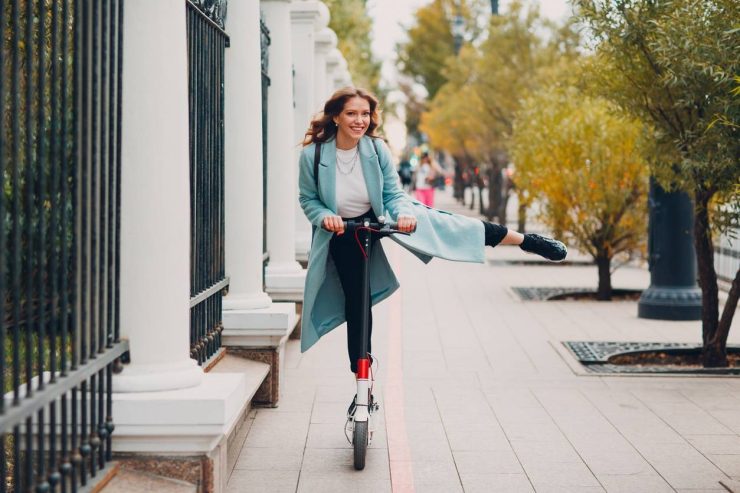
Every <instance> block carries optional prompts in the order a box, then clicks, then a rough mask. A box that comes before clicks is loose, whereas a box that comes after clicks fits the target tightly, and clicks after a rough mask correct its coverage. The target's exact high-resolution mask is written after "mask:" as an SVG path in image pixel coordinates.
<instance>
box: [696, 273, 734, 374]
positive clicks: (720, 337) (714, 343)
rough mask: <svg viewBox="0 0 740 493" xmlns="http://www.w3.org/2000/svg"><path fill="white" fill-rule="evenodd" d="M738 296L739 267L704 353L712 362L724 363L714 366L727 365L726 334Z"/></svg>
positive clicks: (730, 324)
mask: <svg viewBox="0 0 740 493" xmlns="http://www.w3.org/2000/svg"><path fill="white" fill-rule="evenodd" d="M738 296H740V269H738V271H737V272H736V273H735V279H734V280H733V281H732V286H730V292H729V293H728V294H727V301H726V302H725V307H724V308H723V309H722V317H721V318H720V319H719V325H718V326H717V331H716V332H715V333H714V337H712V339H711V340H710V341H709V344H708V345H707V349H706V350H705V353H704V354H705V355H707V354H709V355H711V357H712V358H713V359H712V360H711V361H712V362H714V361H718V362H722V361H724V364H721V365H715V366H728V365H729V362H728V361H727V336H729V335H730V327H732V318H733V317H734V316H735V310H736V309H737V301H738ZM718 356H719V358H718ZM723 358H724V359H723ZM705 366H706V356H705Z"/></svg>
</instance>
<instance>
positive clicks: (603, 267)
mask: <svg viewBox="0 0 740 493" xmlns="http://www.w3.org/2000/svg"><path fill="white" fill-rule="evenodd" d="M596 267H597V268H598V270H599V289H598V291H597V292H596V299H597V300H599V301H611V299H612V270H611V267H612V259H611V258H610V257H609V256H608V255H607V254H606V252H599V253H598V255H597V256H596Z"/></svg>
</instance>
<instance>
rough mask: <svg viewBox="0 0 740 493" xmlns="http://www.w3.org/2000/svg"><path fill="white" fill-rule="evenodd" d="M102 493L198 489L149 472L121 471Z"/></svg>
mask: <svg viewBox="0 0 740 493" xmlns="http://www.w3.org/2000/svg"><path fill="white" fill-rule="evenodd" d="M98 491H100V492H101V493H154V492H155V491H156V492H157V493H197V491H198V490H197V487H196V486H195V485H193V484H190V483H186V482H185V481H178V480H176V479H170V478H164V477H162V476H156V475H154V474H150V473H147V472H141V471H131V470H128V469H120V470H119V471H118V472H117V473H116V475H115V476H114V477H113V479H111V480H110V482H109V483H108V484H106V485H105V486H104V487H103V488H102V489H100V490H98Z"/></svg>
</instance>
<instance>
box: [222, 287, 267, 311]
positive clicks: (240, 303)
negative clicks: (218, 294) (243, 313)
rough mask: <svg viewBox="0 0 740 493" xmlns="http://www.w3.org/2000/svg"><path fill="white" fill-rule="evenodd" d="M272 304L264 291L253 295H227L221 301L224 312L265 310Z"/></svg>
mask: <svg viewBox="0 0 740 493" xmlns="http://www.w3.org/2000/svg"><path fill="white" fill-rule="evenodd" d="M271 304H272V299H270V296H269V295H268V294H267V293H265V292H264V291H260V292H258V293H254V294H244V293H234V294H228V295H226V296H225V297H224V299H223V309H224V310H254V309H258V308H267V307H269V306H270V305H271Z"/></svg>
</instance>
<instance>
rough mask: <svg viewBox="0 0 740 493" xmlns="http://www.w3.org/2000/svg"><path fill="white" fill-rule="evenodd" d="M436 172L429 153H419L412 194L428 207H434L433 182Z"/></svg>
mask: <svg viewBox="0 0 740 493" xmlns="http://www.w3.org/2000/svg"><path fill="white" fill-rule="evenodd" d="M437 174H438V173H437V170H436V169H435V167H434V166H433V165H432V160H431V158H430V157H429V154H428V153H426V152H425V153H424V154H422V155H421V161H420V162H419V167H418V168H417V169H416V177H415V180H414V183H415V185H414V196H415V197H416V200H418V201H419V202H421V203H422V204H424V205H427V206H429V207H434V184H435V181H436V179H437Z"/></svg>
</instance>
